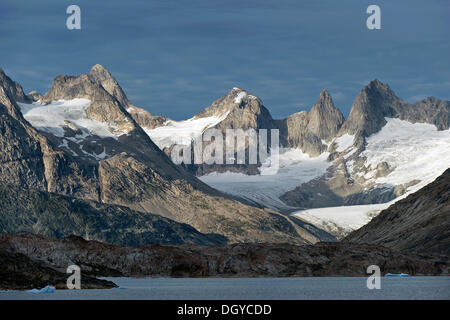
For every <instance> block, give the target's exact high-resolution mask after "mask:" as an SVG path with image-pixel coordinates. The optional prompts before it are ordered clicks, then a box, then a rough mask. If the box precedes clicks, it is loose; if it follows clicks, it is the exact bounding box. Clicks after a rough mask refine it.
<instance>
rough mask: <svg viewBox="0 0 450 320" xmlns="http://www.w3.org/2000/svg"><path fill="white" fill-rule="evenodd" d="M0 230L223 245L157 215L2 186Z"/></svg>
mask: <svg viewBox="0 0 450 320" xmlns="http://www.w3.org/2000/svg"><path fill="white" fill-rule="evenodd" d="M0 230H1V233H17V232H33V233H37V234H42V235H45V236H49V237H58V238H60V237H67V236H70V235H78V236H82V237H84V238H86V239H92V240H98V241H103V242H107V243H115V244H123V245H134V244H148V243H161V244H164V243H171V244H182V243H197V244H205V245H211V244H223V243H225V242H226V239H225V238H224V237H223V236H220V235H212V234H211V235H205V234H202V233H200V232H198V231H197V230H195V229H194V228H193V227H191V226H189V225H186V224H180V223H177V222H175V221H172V220H170V219H167V218H164V217H161V216H160V215H155V214H150V213H143V212H137V211H133V210H130V209H129V208H127V207H121V206H114V205H106V204H102V203H98V202H95V201H85V200H80V199H75V198H70V197H66V196H61V195H57V194H53V193H48V192H42V191H37V190H31V189H28V190H27V189H24V188H21V187H18V186H14V185H4V184H0Z"/></svg>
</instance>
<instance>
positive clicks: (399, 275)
mask: <svg viewBox="0 0 450 320" xmlns="http://www.w3.org/2000/svg"><path fill="white" fill-rule="evenodd" d="M385 277H409V274H407V273H386V275H385Z"/></svg>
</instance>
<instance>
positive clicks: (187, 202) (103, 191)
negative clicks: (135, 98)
mask: <svg viewBox="0 0 450 320" xmlns="http://www.w3.org/2000/svg"><path fill="white" fill-rule="evenodd" d="M91 73H92V74H82V75H80V76H75V77H74V76H65V75H63V76H58V77H56V78H55V81H54V83H53V85H52V87H51V89H50V90H49V91H48V92H47V93H46V94H45V95H44V98H43V99H42V100H41V101H40V102H34V103H23V102H17V103H16V101H15V99H14V97H11V94H9V93H5V90H4V89H3V87H5V88H9V87H10V86H11V85H10V83H11V82H10V81H9V80H8V81H5V82H4V83H3V82H2V83H0V88H1V89H2V90H1V91H0V103H1V105H0V112H1V116H2V118H1V119H2V123H1V125H2V126H1V127H0V130H2V132H5V134H3V135H2V136H1V137H0V142H1V143H0V151H2V152H1V154H2V157H3V159H2V162H1V163H0V177H1V178H2V179H3V181H5V182H6V183H8V184H13V185H19V186H21V187H23V188H25V189H37V190H40V191H47V192H53V193H58V194H62V195H67V196H70V197H75V198H78V199H85V200H94V201H98V202H104V203H109V204H114V205H120V206H127V207H129V208H131V209H132V210H137V211H140V212H143V213H156V214H160V215H163V216H165V217H168V218H170V219H172V220H175V221H177V222H180V223H187V224H190V225H191V226H193V227H194V228H196V229H197V230H198V231H200V232H202V233H218V234H221V235H224V236H226V237H227V238H228V239H229V241H231V242H236V241H246V242H252V241H271V242H294V243H311V242H316V241H318V238H317V237H316V236H314V235H312V234H311V233H310V232H309V231H308V230H307V229H303V228H302V227H301V226H298V225H297V224H295V223H292V222H291V221H290V220H289V219H287V218H285V217H283V216H282V215H279V214H278V213H276V212H269V211H265V210H261V209H257V208H255V207H250V206H247V205H244V204H242V203H239V202H236V201H234V200H231V198H230V197H229V196H226V195H224V194H223V193H221V192H219V191H217V190H214V189H212V188H211V187H209V186H207V185H206V184H204V183H203V182H201V181H200V180H198V179H197V178H196V177H194V176H192V175H191V174H189V173H188V172H186V171H185V170H184V169H183V168H181V167H180V166H176V165H175V164H173V163H172V161H171V160H170V159H169V158H168V157H167V156H166V155H165V154H164V153H163V152H162V151H161V150H160V149H159V148H158V147H157V146H156V145H155V144H154V143H153V142H152V140H151V139H150V138H149V137H148V136H147V134H146V133H145V132H144V130H143V129H142V128H141V127H140V126H139V124H138V123H136V121H135V120H134V119H133V118H132V116H131V115H130V114H129V113H128V111H127V108H126V106H123V105H122V104H121V102H120V101H119V100H118V99H117V98H116V97H115V96H113V95H111V94H110V93H109V92H108V90H109V91H111V93H112V94H114V95H117V97H118V98H119V99H120V100H122V102H123V103H127V106H129V105H128V102H127V99H126V96H125V95H124V94H122V91H120V90H119V89H118V88H117V86H118V85H117V82H116V81H115V80H114V81H113V80H111V79H108V77H109V76H110V74H109V72H108V73H105V72H103V70H102V68H101V67H99V66H96V67H94V68H93V70H91ZM6 80H7V79H6ZM102 84H105V86H106V87H107V89H108V90H106V89H105V88H104V87H103V85H102ZM14 86H15V87H17V86H16V85H14ZM19 91H20V90H19ZM8 92H9V91H8ZM15 92H18V91H17V90H16V91H15ZM22 92H23V90H22ZM22 113H23V114H22Z"/></svg>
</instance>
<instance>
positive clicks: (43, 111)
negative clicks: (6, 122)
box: [17, 99, 127, 160]
mask: <svg viewBox="0 0 450 320" xmlns="http://www.w3.org/2000/svg"><path fill="white" fill-rule="evenodd" d="M17 104H18V105H19V107H20V110H21V112H22V114H23V116H24V118H25V119H26V120H27V121H28V122H29V123H30V124H31V125H32V126H33V127H34V128H36V129H37V130H39V131H43V132H47V133H51V134H53V135H54V136H56V137H59V138H62V143H61V144H60V145H59V146H58V147H60V148H65V149H67V150H69V151H70V152H71V153H72V155H73V156H80V155H83V156H89V157H93V158H94V159H96V160H103V159H106V158H107V157H109V156H110V155H108V154H107V153H106V152H105V150H103V152H101V153H100V154H95V153H90V152H87V151H86V150H83V142H85V141H86V138H88V137H92V136H98V137H100V138H113V139H116V140H117V139H118V136H120V135H122V134H126V133H127V132H126V131H124V130H122V131H120V130H118V128H117V126H116V125H115V124H110V123H105V122H100V121H96V120H92V119H89V118H88V117H87V115H86V109H87V108H88V107H89V105H90V104H91V101H90V100H89V99H73V100H58V101H52V102H50V103H49V104H43V103H41V102H39V101H38V102H33V103H31V104H27V103H20V102H18V103H17ZM64 127H71V128H72V129H75V130H77V129H79V130H80V132H81V133H79V134H76V135H75V136H71V137H66V136H65V132H64ZM113 132H115V133H113ZM69 141H71V142H73V143H76V144H78V146H79V151H78V152H81V153H77V152H75V151H74V150H72V149H71V148H70V147H69ZM91 143H93V142H91Z"/></svg>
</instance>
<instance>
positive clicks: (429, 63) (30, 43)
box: [0, 0, 450, 119]
mask: <svg viewBox="0 0 450 320" xmlns="http://www.w3.org/2000/svg"><path fill="white" fill-rule="evenodd" d="M70 4H77V5H79V6H80V7H81V11H82V30H74V31H69V30H67V29H66V28H65V20H66V17H67V15H66V13H65V11H66V8H67V6H68V5H70ZM377 4H378V5H380V7H381V10H382V29H381V30H377V31H369V30H367V28H366V27H365V19H366V17H367V15H366V13H365V9H366V8H365V7H366V6H367V5H368V4H366V3H364V2H361V1H358V0H354V1H333V0H327V1H325V0H323V1H313V0H310V1H297V0H290V1H287V0H280V1H273V0H251V1H250V0H244V1H242V0H241V1H234V0H222V1H219V0H210V1H204V0H190V1H181V0H179V1H174V0H161V1H156V0H150V1H144V0H142V1H138V0H128V1H108V2H100V1H91V0H90V1H88V0H75V1H74V0H71V1H68V0H60V1H53V0H40V1H22V0H6V1H5V0H2V2H1V3H0V36H1V39H2V41H1V45H0V67H3V68H4V69H5V70H7V71H8V72H9V73H10V75H11V76H12V77H13V78H15V80H17V81H19V82H20V83H21V84H22V85H23V86H24V88H25V90H27V91H30V90H33V89H37V90H39V91H41V92H45V91H46V90H48V87H49V86H50V85H51V79H53V78H54V77H55V76H57V75H59V74H63V73H67V74H79V73H83V72H88V71H89V68H90V67H91V66H92V65H94V64H95V63H101V64H103V65H105V66H106V67H108V68H109V69H110V70H111V72H112V73H113V74H114V75H115V76H116V78H117V79H118V81H119V83H120V84H121V85H122V86H123V88H124V90H125V92H126V93H127V94H128V96H129V97H130V98H131V100H132V101H133V103H135V104H136V105H138V106H142V107H145V108H147V109H148V110H149V111H150V112H152V113H153V114H164V115H167V116H169V117H172V118H175V119H181V118H186V117H189V116H191V115H193V114H194V113H196V112H198V111H199V110H200V109H201V108H203V107H205V106H207V105H208V104H209V103H211V102H212V101H213V100H214V99H216V98H217V97H219V96H221V95H223V94H225V93H226V92H227V91H228V90H230V89H231V88H232V87H233V86H239V87H242V88H245V89H247V90H249V91H251V92H252V93H254V94H255V95H258V96H259V97H261V99H262V100H263V101H264V103H265V104H266V106H267V107H269V109H270V110H271V112H272V113H273V115H274V116H275V117H284V116H286V115H288V114H290V113H293V112H297V111H299V110H301V109H305V108H307V106H311V105H312V104H314V102H315V101H316V100H317V98H318V95H319V93H320V91H321V90H322V89H323V88H326V89H328V90H329V91H330V92H331V93H332V95H333V94H334V96H335V102H336V104H337V105H338V107H340V108H341V110H342V111H343V112H344V114H347V113H348V111H349V108H350V106H351V103H352V101H353V99H354V97H355V95H356V94H357V93H358V92H359V90H361V88H362V86H363V85H364V84H366V83H367V82H368V81H370V80H371V79H374V78H378V79H380V80H381V81H385V82H388V83H389V85H390V86H391V87H392V88H393V89H394V90H395V91H396V92H397V94H398V95H399V96H401V97H404V98H405V99H412V98H417V97H419V96H423V95H434V96H437V97H440V98H443V99H449V98H450V96H449V90H448V85H442V84H443V83H449V82H450V61H449V59H448V57H449V56H450V35H449V33H448V30H450V23H449V20H448V14H449V13H450V10H449V8H450V6H449V2H448V1H439V0H434V1H428V2H424V1H416V0H402V1H381V0H380V1H377ZM427 84H435V85H427ZM421 85H423V86H422V87H421ZM412 88H414V89H412Z"/></svg>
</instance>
